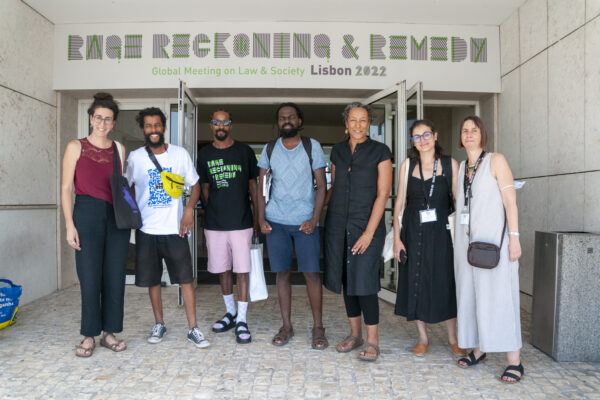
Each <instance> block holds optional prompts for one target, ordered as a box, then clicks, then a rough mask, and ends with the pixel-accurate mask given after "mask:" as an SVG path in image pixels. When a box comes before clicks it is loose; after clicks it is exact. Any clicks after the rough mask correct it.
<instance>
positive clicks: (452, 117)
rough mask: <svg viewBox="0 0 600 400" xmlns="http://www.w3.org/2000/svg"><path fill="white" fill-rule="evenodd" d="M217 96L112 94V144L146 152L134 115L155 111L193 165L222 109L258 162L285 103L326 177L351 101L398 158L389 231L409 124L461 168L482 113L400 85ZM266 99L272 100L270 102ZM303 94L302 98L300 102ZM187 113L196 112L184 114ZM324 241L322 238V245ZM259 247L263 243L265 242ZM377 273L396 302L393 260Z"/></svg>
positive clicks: (203, 263) (202, 266) (201, 272)
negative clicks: (321, 158)
mask: <svg viewBox="0 0 600 400" xmlns="http://www.w3.org/2000/svg"><path fill="white" fill-rule="evenodd" d="M179 92H180V94H181V93H182V91H181V90H180V91H179ZM184 92H185V91H184ZM330 92H331V93H330ZM169 93H170V94H171V96H172V95H174V94H175V93H177V92H176V91H175V93H173V91H171V92H169ZM220 93H221V92H220V91H216V90H201V89H192V90H191V91H189V90H188V91H187V95H186V96H187V97H185V96H182V95H180V96H179V98H175V97H170V98H164V97H162V98H160V97H157V98H151V97H152V93H147V94H145V95H147V96H148V98H146V99H132V98H126V97H125V96H123V97H125V98H119V97H120V96H119V94H118V93H113V94H115V98H117V100H118V101H119V104H120V107H121V110H122V111H121V114H120V115H119V120H118V123H117V125H116V127H115V130H114V132H113V135H114V138H115V139H116V140H119V141H121V142H123V143H124V144H125V146H126V148H127V151H130V150H133V149H136V148H138V147H139V146H141V145H143V139H142V138H143V136H142V133H141V131H140V129H139V127H138V126H137V124H136V122H135V116H136V115H137V113H138V111H139V110H141V109H143V108H146V107H158V108H161V109H162V110H163V112H165V114H166V115H167V117H168V121H167V126H166V131H165V140H166V141H167V142H170V143H175V144H179V145H185V147H186V148H188V151H189V152H190V154H191V155H192V157H193V158H194V162H195V153H196V152H197V150H198V149H199V148H201V147H203V146H205V145H207V144H209V143H210V142H211V141H212V133H211V130H210V129H209V127H208V120H209V117H210V115H211V113H212V112H213V111H214V110H215V109H217V108H221V107H223V108H226V109H228V110H229V111H230V112H231V114H232V118H233V121H234V125H233V129H232V136H233V137H234V139H236V140H239V141H242V142H245V143H247V144H249V145H250V146H251V147H252V148H253V149H254V151H255V154H256V155H257V157H258V156H259V155H260V152H261V151H262V148H263V147H264V145H265V144H266V143H267V142H268V141H269V140H271V139H273V138H276V137H278V130H277V124H276V122H275V110H276V107H277V105H278V104H279V103H280V102H282V101H294V102H296V103H297V104H299V105H300V107H301V108H302V110H303V112H304V114H305V121H304V131H303V132H302V134H304V135H307V136H310V137H312V138H314V139H316V140H318V141H319V142H320V143H321V145H322V147H323V151H324V153H325V158H326V161H327V163H328V169H327V173H328V176H329V171H330V165H331V164H330V161H329V155H330V153H331V148H332V146H333V145H334V144H335V143H337V142H339V141H341V140H343V139H344V125H343V121H342V115H341V114H342V111H343V109H344V107H345V106H346V105H347V104H349V103H350V102H352V101H362V102H363V103H369V104H371V106H372V108H373V109H374V113H375V120H374V121H373V123H372V125H371V138H372V139H375V140H380V141H382V142H383V143H385V144H386V145H388V146H389V147H390V149H391V150H392V153H393V156H394V158H393V165H394V183H393V186H392V193H391V197H390V200H389V201H388V204H387V206H386V212H385V214H384V218H385V221H386V226H387V229H388V231H389V230H391V229H392V212H393V204H394V201H395V196H396V192H397V172H396V171H397V170H396V165H399V163H401V162H402V161H403V160H404V158H405V157H406V150H407V149H408V146H409V143H410V142H409V138H408V129H409V127H410V125H411V124H412V122H413V121H414V120H415V119H417V118H427V119H430V120H432V121H433V122H434V125H435V126H436V127H437V129H438V131H439V133H440V136H439V138H440V143H441V145H442V147H443V149H444V151H445V153H446V154H451V155H452V156H453V157H454V158H455V159H457V160H458V161H461V160H463V159H464V158H465V157H464V154H463V153H464V150H460V151H459V150H458V149H457V148H456V144H457V142H458V136H459V135H458V125H459V124H460V122H461V121H462V119H463V118H464V116H466V115H472V114H477V113H478V111H479V102H478V100H476V98H477V97H473V100H465V94H461V95H460V100H452V99H448V97H445V99H444V100H434V99H428V98H427V97H428V94H426V95H425V97H426V98H423V97H424V95H423V90H422V85H421V84H420V83H418V84H416V85H414V86H412V87H411V88H409V89H407V88H406V86H405V83H404V82H400V83H399V84H397V85H395V86H394V87H391V88H389V89H386V90H383V91H380V92H377V93H375V94H373V95H372V96H370V97H369V98H367V99H365V98H364V97H362V98H361V97H360V96H364V95H365V94H368V93H373V91H365V90H361V91H354V92H340V91H318V90H314V91H311V93H312V96H317V95H318V97H310V96H311V94H310V93H307V92H306V91H304V92H302V91H300V90H297V91H286V92H285V93H279V92H273V93H274V94H275V96H273V93H270V92H269V93H266V92H265V93H262V92H261V89H256V90H253V91H252V93H257V94H259V95H260V94H262V95H263V97H250V96H249V94H250V92H249V91H248V90H245V91H239V93H237V92H236V93H231V94H232V97H217V95H218V94H220ZM128 94H129V93H128ZM161 94H162V93H161ZM129 95H130V94H129ZM163 95H164V94H163ZM267 95H271V97H267ZM298 95H300V96H302V97H297V96H298ZM167 96H169V94H167ZM213 96H214V97H213ZM332 96H337V97H332ZM87 98H88V96H86V100H80V101H79V115H80V117H79V121H80V124H82V125H80V129H79V132H80V137H84V136H85V135H87V133H88V130H87V129H88V126H87V114H86V110H87V108H88V107H89V105H90V103H91V102H90V101H89V100H87ZM186 99H187V100H186ZM184 100H185V102H184ZM194 101H197V102H198V104H197V110H196V109H195V104H194ZM180 103H181V104H182V105H183V113H179V108H180ZM186 107H187V108H186ZM186 110H190V111H193V110H196V111H195V112H187V111H186ZM180 118H186V119H185V121H186V124H187V125H185V126H183V127H182V129H181V130H180V128H179V119H180ZM192 127H194V128H196V129H197V141H194V139H191V140H186V139H185V137H181V138H180V137H179V136H180V135H179V134H178V132H179V131H182V132H185V131H186V129H187V130H188V133H189V134H192V131H191V130H190V128H192ZM194 134H196V133H194ZM188 139H189V137H188ZM184 141H185V142H186V143H184ZM194 142H195V143H197V146H196V148H195V149H194V146H193V143H194ZM328 181H329V180H328ZM325 214H326V209H324V212H323V214H322V216H321V223H320V230H321V233H323V225H324V220H325ZM201 218H202V216H201V212H199V213H198V216H197V220H198V223H197V225H196V226H197V231H196V232H195V239H190V245H191V246H192V249H194V248H195V249H196V257H195V259H196V261H197V272H198V276H197V282H198V283H218V277H217V276H214V275H212V274H210V273H208V271H207V257H206V245H205V241H204V233H203V231H202V228H201V222H202V221H201ZM323 236H324V235H321V238H323ZM263 239H264V238H263ZM194 241H195V243H194ZM131 242H132V243H131V247H132V248H131V249H130V259H129V261H128V277H127V282H128V283H133V282H134V275H133V273H134V254H135V251H134V247H133V246H134V243H133V242H134V240H132V241H131ZM262 242H263V243H264V240H263V241H262ZM267 251H268V249H265V254H264V255H265V260H264V264H265V270H266V275H267V280H268V283H271V284H272V283H274V282H275V276H274V274H271V273H270V272H269V267H268V257H267V254H268V253H267ZM321 257H322V256H321ZM323 268H324V260H323V258H321V269H322V270H323ZM380 271H381V287H382V291H381V292H380V297H382V298H384V299H385V300H387V301H390V302H394V301H395V296H396V293H395V292H396V287H397V277H398V274H397V271H398V265H397V262H396V261H395V260H392V261H390V262H388V263H385V264H383V262H382V267H381V269H380ZM163 280H164V281H165V282H166V283H168V274H166V273H165V274H164V275H163ZM292 282H293V283H294V284H304V278H303V277H302V275H301V274H296V276H295V277H293V278H292Z"/></svg>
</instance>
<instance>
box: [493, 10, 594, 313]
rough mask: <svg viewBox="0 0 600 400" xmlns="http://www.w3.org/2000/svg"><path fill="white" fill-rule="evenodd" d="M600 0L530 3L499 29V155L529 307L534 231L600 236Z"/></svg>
mask: <svg viewBox="0 0 600 400" xmlns="http://www.w3.org/2000/svg"><path fill="white" fill-rule="evenodd" d="M599 16H600V1H598V0H528V1H527V2H526V3H524V4H523V6H521V8H519V9H518V10H517V11H516V12H515V13H513V14H512V15H511V16H510V17H509V18H508V19H507V20H506V21H504V22H503V23H502V25H501V26H500V45H501V71H502V94H500V95H499V99H498V103H499V104H498V113H499V133H498V143H497V145H498V147H497V148H498V150H499V151H500V152H502V153H504V154H505V155H506V158H507V159H508V161H509V163H510V165H511V168H512V171H513V174H514V176H515V177H516V178H518V179H522V180H525V181H526V182H527V183H526V185H525V187H524V188H523V189H522V190H521V191H520V192H519V193H518V205H519V217H520V221H519V225H520V226H519V228H520V231H521V245H522V247H523V257H522V258H521V268H520V276H521V291H522V294H523V295H522V296H521V299H522V304H523V306H524V307H525V308H526V309H528V308H530V307H531V294H532V284H533V252H534V232H535V231H536V230H550V231H552V230H561V231H590V232H600V209H599V208H598V206H597V204H598V200H599V199H600V172H599V171H598V170H599V169H600V157H598V154H600V112H599V110H600V46H599V45H598V43H600V18H599Z"/></svg>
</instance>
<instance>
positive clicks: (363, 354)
mask: <svg viewBox="0 0 600 400" xmlns="http://www.w3.org/2000/svg"><path fill="white" fill-rule="evenodd" d="M369 348H372V349H375V355H373V354H370V353H369V351H368V350H369ZM378 357H379V346H377V345H376V344H373V343H369V342H367V344H366V345H365V347H363V349H362V350H361V351H360V353H359V354H358V358H359V359H360V360H363V361H376V360H377V358H378Z"/></svg>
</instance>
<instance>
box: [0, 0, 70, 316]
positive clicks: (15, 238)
mask: <svg viewBox="0 0 600 400" xmlns="http://www.w3.org/2000/svg"><path fill="white" fill-rule="evenodd" d="M53 37H54V26H53V25H52V23H50V22H49V21H48V20H46V19H45V18H44V17H42V16H40V15H39V14H37V13H36V12H35V11H33V10H32V9H31V8H29V7H28V6H27V5H25V4H24V3H22V2H21V1H18V0H2V1H0V115H2V117H1V118H0V132H2V146H1V147H0V184H1V185H2V188H3V190H2V191H0V226H1V227H2V229H1V230H0V254H1V255H2V258H1V259H0V277H2V278H8V279H11V280H12V281H14V282H15V283H18V284H20V285H23V295H22V297H21V301H22V304H23V303H27V302H29V301H31V300H33V299H35V298H38V297H41V296H44V295H46V294H49V293H51V292H53V291H55V290H56V289H57V288H58V269H57V265H58V261H57V248H56V247H57V244H56V243H57V242H56V237H57V202H58V190H57V189H58V187H57V181H58V169H59V161H58V157H57V140H56V96H55V94H54V91H53V90H52V64H53V63H52V57H53V51H52V49H53V45H54V42H53Z"/></svg>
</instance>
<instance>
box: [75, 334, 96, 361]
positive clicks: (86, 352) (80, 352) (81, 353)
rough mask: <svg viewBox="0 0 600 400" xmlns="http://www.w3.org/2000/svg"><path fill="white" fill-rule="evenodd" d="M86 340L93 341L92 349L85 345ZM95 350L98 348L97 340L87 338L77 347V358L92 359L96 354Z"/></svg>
mask: <svg viewBox="0 0 600 400" xmlns="http://www.w3.org/2000/svg"><path fill="white" fill-rule="evenodd" d="M86 339H92V347H86V346H84V345H83V342H85V340H86ZM95 348H96V339H94V338H87V337H86V338H84V339H83V340H82V341H81V343H79V344H78V345H77V346H75V355H76V356H77V357H83V358H87V357H91V356H92V354H94V349H95Z"/></svg>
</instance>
